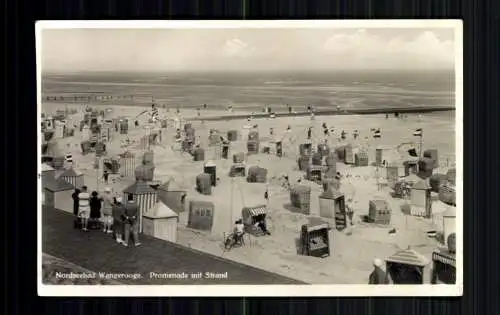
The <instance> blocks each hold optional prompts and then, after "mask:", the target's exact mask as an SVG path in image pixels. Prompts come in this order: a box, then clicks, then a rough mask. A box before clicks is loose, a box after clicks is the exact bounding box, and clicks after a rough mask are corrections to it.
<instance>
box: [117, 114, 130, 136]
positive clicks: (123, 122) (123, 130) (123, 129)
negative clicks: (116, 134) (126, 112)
mask: <svg viewBox="0 0 500 315" xmlns="http://www.w3.org/2000/svg"><path fill="white" fill-rule="evenodd" d="M118 126H119V127H118V129H119V130H120V134H122V135H126V134H128V119H125V118H121V119H120V120H119V121H118Z"/></svg>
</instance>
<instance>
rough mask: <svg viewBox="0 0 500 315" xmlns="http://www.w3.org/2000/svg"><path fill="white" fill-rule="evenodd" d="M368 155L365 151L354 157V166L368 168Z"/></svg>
mask: <svg viewBox="0 0 500 315" xmlns="http://www.w3.org/2000/svg"><path fill="white" fill-rule="evenodd" d="M368 162H369V161H368V153H366V152H364V151H359V152H358V153H356V154H355V155H354V165H356V166H368Z"/></svg>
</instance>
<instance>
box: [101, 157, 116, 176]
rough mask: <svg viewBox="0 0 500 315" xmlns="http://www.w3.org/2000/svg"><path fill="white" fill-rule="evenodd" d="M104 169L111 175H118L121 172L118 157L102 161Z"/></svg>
mask: <svg viewBox="0 0 500 315" xmlns="http://www.w3.org/2000/svg"><path fill="white" fill-rule="evenodd" d="M102 165H103V169H105V170H107V171H108V173H109V174H118V173H119V172H120V161H119V159H118V158H116V157H112V158H110V159H103V160H102Z"/></svg>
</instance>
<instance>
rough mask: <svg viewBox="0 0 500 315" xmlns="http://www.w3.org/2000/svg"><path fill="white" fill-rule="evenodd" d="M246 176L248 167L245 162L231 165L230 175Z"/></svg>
mask: <svg viewBox="0 0 500 315" xmlns="http://www.w3.org/2000/svg"><path fill="white" fill-rule="evenodd" d="M237 176H239V177H245V176H246V167H245V164H242V163H235V164H233V165H231V168H230V169H229V177H237Z"/></svg>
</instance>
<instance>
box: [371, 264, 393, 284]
mask: <svg viewBox="0 0 500 315" xmlns="http://www.w3.org/2000/svg"><path fill="white" fill-rule="evenodd" d="M368 284H389V278H388V277H387V274H386V273H385V271H384V270H382V261H381V260H380V259H378V258H375V260H374V261H373V271H372V273H371V274H370V279H369V281H368Z"/></svg>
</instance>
